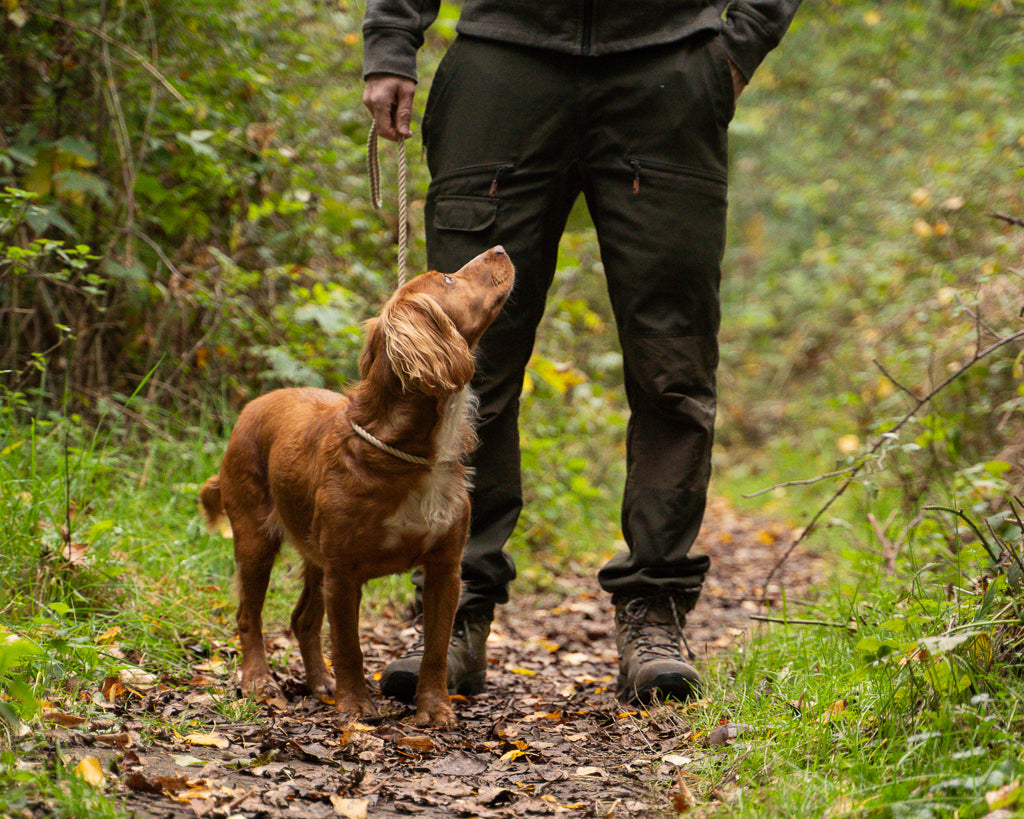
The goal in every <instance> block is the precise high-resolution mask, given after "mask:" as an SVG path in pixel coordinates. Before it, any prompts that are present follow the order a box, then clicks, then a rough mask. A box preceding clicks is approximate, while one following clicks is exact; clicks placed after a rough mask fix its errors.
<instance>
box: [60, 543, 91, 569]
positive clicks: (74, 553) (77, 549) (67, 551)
mask: <svg viewBox="0 0 1024 819" xmlns="http://www.w3.org/2000/svg"><path fill="white" fill-rule="evenodd" d="M88 551H89V544H88V543H67V542H65V543H64V546H63V547H62V548H61V550H60V556H61V557H63V558H64V559H65V560H66V561H67V562H68V563H70V564H71V565H72V566H84V565H85V553H86V552H88Z"/></svg>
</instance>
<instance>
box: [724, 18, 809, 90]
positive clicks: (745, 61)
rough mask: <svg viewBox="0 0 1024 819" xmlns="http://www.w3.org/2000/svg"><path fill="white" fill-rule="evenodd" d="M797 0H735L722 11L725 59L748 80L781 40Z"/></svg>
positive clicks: (791, 19) (790, 20)
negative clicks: (726, 54) (723, 14)
mask: <svg viewBox="0 0 1024 819" xmlns="http://www.w3.org/2000/svg"><path fill="white" fill-rule="evenodd" d="M800 2H801V0H736V1H735V2H733V3H731V4H730V5H729V8H728V10H727V11H726V25H725V28H724V30H723V35H724V37H725V48H726V52H727V53H728V55H729V59H730V60H732V62H733V64H734V65H735V66H736V67H737V68H738V69H739V71H740V73H741V74H742V75H743V76H744V78H746V79H747V80H749V79H750V78H751V77H752V76H753V74H754V72H755V71H756V70H757V67H758V66H759V65H760V64H761V61H762V60H764V58H765V57H766V56H767V54H768V52H769V51H771V50H772V49H773V48H775V46H777V45H778V44H779V42H780V41H781V40H782V36H783V35H784V34H785V33H786V30H787V29H788V28H789V24H790V23H791V22H792V21H793V17H794V16H795V15H796V12H797V9H798V8H799V7H800Z"/></svg>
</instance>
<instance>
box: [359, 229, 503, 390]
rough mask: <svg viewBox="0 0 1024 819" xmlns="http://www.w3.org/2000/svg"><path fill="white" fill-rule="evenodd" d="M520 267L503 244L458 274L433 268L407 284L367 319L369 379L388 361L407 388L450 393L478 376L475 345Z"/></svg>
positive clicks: (363, 364)
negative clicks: (513, 265) (372, 316)
mask: <svg viewBox="0 0 1024 819" xmlns="http://www.w3.org/2000/svg"><path fill="white" fill-rule="evenodd" d="M514 280H515V270H514V268H513V267H512V262H511V261H510V260H509V258H508V254H507V253H506V252H505V250H504V248H502V247H501V246H500V245H499V246H498V247H494V248H491V249H490V250H488V251H486V252H484V253H481V254H480V255H479V256H477V257H476V258H475V259H473V260H472V261H470V262H469V263H468V264H466V265H465V266H464V267H463V268H462V269H461V270H458V271H456V272H455V273H438V272H437V271H431V272H429V273H424V274H423V275H422V276H417V277H416V278H415V279H413V280H412V281H411V282H409V283H408V284H406V285H405V286H403V287H402V288H400V289H399V290H398V292H397V293H395V295H394V296H392V297H391V299H390V300H389V301H388V303H387V304H385V305H384V309H383V310H381V313H380V316H378V317H377V318H375V319H371V320H370V321H369V322H368V323H367V343H366V347H365V348H364V350H363V354H362V356H361V357H360V359H359V372H360V374H361V375H362V377H363V378H371V377H373V369H374V367H376V366H387V367H388V368H389V369H390V370H391V372H393V373H394V375H396V376H397V377H398V380H399V381H400V382H401V384H402V387H403V389H405V390H409V391H415V392H421V393H425V394H427V395H436V396H443V395H449V394H451V393H454V392H458V390H460V389H462V387H464V386H466V384H468V383H469V380H470V379H471V378H472V377H473V348H474V347H475V346H476V343H477V342H478V341H479V340H480V336H482V335H483V333H484V330H486V329H487V328H488V327H489V326H490V325H491V322H493V321H494V319H495V318H497V316H498V313H500V312H501V308H502V307H503V306H504V305H505V301H506V299H507V298H508V294H509V293H510V292H511V291H512V285H513V283H514Z"/></svg>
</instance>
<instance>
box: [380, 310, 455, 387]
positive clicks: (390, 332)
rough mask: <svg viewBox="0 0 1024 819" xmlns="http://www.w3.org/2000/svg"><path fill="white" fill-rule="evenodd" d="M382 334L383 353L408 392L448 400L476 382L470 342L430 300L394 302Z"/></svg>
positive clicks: (382, 323) (382, 322) (384, 317)
mask: <svg viewBox="0 0 1024 819" xmlns="http://www.w3.org/2000/svg"><path fill="white" fill-rule="evenodd" d="M379 328H380V330H381V332H382V334H383V337H384V345H383V346H384V353H385V355H386V356H387V358H388V361H389V362H390V363H391V368H392V369H393V370H394V372H395V374H396V375H397V376H398V378H399V380H400V381H401V382H402V386H403V387H404V388H405V389H407V390H416V391H418V392H422V393H426V394H427V395H436V396H441V395H449V394H451V393H454V392H458V390H460V389H462V387H464V386H466V384H468V383H469V380H470V379H471V378H472V377H473V356H472V354H471V353H470V351H469V345H468V344H467V343H466V339H464V338H463V337H462V334H461V333H460V332H459V331H458V328H457V327H456V326H455V323H454V322H453V321H452V320H451V319H450V318H449V317H448V316H447V315H445V312H444V311H443V310H442V309H441V306H440V305H439V304H438V303H437V302H436V301H435V300H434V299H432V298H431V297H430V296H427V295H425V294H423V293H414V294H412V295H409V296H405V297H404V298H400V299H395V300H393V301H391V302H390V303H389V304H388V305H387V306H386V307H385V308H384V311H383V312H382V313H381V317H380V325H379ZM374 329H377V328H374ZM367 346H368V347H370V346H371V345H367Z"/></svg>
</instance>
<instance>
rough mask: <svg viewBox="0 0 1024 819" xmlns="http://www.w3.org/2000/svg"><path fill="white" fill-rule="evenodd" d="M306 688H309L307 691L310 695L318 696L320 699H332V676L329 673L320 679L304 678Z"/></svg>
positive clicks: (333, 685) (333, 684)
mask: <svg viewBox="0 0 1024 819" xmlns="http://www.w3.org/2000/svg"><path fill="white" fill-rule="evenodd" d="M306 688H308V689H309V693H310V694H311V695H312V696H314V697H319V698H320V699H321V700H325V699H333V698H334V689H335V682H334V677H332V676H331V675H330V674H327V675H326V676H324V677H321V678H320V679H314V678H312V677H309V678H307V679H306Z"/></svg>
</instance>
